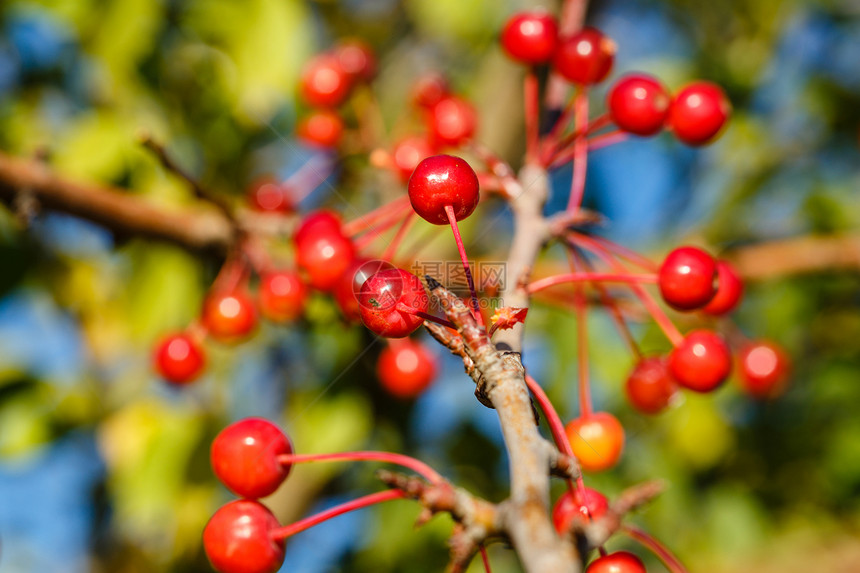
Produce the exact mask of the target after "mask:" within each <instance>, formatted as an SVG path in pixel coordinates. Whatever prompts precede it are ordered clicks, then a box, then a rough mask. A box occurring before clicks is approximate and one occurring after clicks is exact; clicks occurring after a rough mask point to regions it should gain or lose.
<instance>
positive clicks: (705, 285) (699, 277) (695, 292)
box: [657, 247, 717, 310]
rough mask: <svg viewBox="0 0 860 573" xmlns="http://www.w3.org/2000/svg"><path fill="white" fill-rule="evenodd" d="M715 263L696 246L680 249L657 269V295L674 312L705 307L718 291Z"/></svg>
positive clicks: (670, 254) (668, 256)
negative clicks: (658, 288) (661, 296)
mask: <svg viewBox="0 0 860 573" xmlns="http://www.w3.org/2000/svg"><path fill="white" fill-rule="evenodd" d="M716 278H717V263H716V261H715V260H714V258H713V257H712V256H711V255H709V254H708V253H706V252H705V251H703V250H702V249H697V248H696V247H679V248H677V249H675V250H674V251H672V252H671V253H669V254H668V255H667V256H666V259H665V260H664V261H663V264H662V265H661V266H660V273H659V275H658V278H657V284H658V286H659V287H660V294H661V295H663V300H665V301H666V302H667V303H668V304H669V305H670V306H671V307H673V308H675V309H676V310H695V309H697V308H701V307H703V306H705V305H706V304H708V302H710V300H711V299H712V298H714V295H715V294H716V292H717V289H716V284H715V280H716Z"/></svg>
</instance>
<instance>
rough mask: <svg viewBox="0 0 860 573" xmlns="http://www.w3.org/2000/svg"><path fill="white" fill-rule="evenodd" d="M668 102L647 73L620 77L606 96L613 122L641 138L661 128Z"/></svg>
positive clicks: (666, 96)
mask: <svg viewBox="0 0 860 573" xmlns="http://www.w3.org/2000/svg"><path fill="white" fill-rule="evenodd" d="M671 101H672V100H671V98H670V97H669V93H668V92H667V91H666V88H664V87H663V84H661V83H660V82H659V81H658V80H657V79H656V78H654V77H652V76H649V75H647V74H631V75H627V76H624V77H623V78H621V79H620V80H618V81H617V82H616V83H615V85H614V86H612V88H611V89H610V90H609V94H608V95H607V96H606V106H607V108H608V110H609V117H610V118H611V119H612V121H613V123H615V125H617V126H618V128H619V129H621V130H623V131H626V132H628V133H632V134H635V135H642V136H648V135H654V134H655V133H657V132H659V131H660V130H661V129H663V123H664V122H665V121H666V115H667V114H668V113H669V104H670V102H671Z"/></svg>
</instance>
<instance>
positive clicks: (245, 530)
mask: <svg viewBox="0 0 860 573" xmlns="http://www.w3.org/2000/svg"><path fill="white" fill-rule="evenodd" d="M278 527H279V524H278V520H277V519H276V518H275V516H274V515H272V512H271V511H269V510H268V509H267V508H266V506H265V505H263V504H261V503H259V502H257V501H250V500H247V499H240V500H236V501H231V502H230V503H228V504H227V505H225V506H223V507H222V508H221V509H219V510H218V511H216V512H215V515H213V516H212V518H211V519H209V523H207V524H206V527H205V528H204V529H203V548H204V549H205V550H206V556H207V557H208V558H209V562H210V563H211V564H212V567H214V568H215V570H216V571H220V572H221V573H275V572H276V571H277V570H278V569H280V568H281V565H282V564H283V563H284V542H283V541H282V540H273V539H272V538H271V537H270V534H271V532H272V531H273V530H274V529H276V528H278Z"/></svg>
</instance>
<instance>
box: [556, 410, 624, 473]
mask: <svg viewBox="0 0 860 573" xmlns="http://www.w3.org/2000/svg"><path fill="white" fill-rule="evenodd" d="M564 431H565V433H566V434H567V439H568V440H570V446H571V448H573V453H574V454H575V455H576V458H577V459H578V460H579V465H581V466H582V469H583V470H585V471H588V472H602V471H604V470H608V469H609V468H611V467H613V466H615V464H617V463H618V459H619V458H620V457H621V452H622V451H623V450H624V428H623V427H621V422H619V421H618V419H617V418H616V417H615V416H613V415H612V414H609V413H608V412H595V413H593V414H590V415H588V416H580V417H579V418H576V419H575V420H571V421H570V422H568V424H567V425H566V426H565V427H564Z"/></svg>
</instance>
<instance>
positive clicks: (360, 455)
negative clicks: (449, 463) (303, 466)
mask: <svg viewBox="0 0 860 573" xmlns="http://www.w3.org/2000/svg"><path fill="white" fill-rule="evenodd" d="M365 460H369V461H376V462H385V463H389V464H396V465H398V466H403V467H404V468H409V469H410V470H412V471H414V472H415V473H417V474H419V475H421V476H422V477H423V478H425V479H427V480H428V481H430V482H432V483H439V482H441V481H442V476H441V475H439V474H438V473H436V470H434V469H433V468H431V467H430V466H428V465H427V464H425V463H424V462H422V461H421V460H416V459H415V458H412V457H409V456H404V455H403V454H395V453H392V452H376V451H359V452H335V453H332V454H281V455H279V456H278V462H280V463H281V464H300V463H305V462H336V461H352V462H357V461H365Z"/></svg>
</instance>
